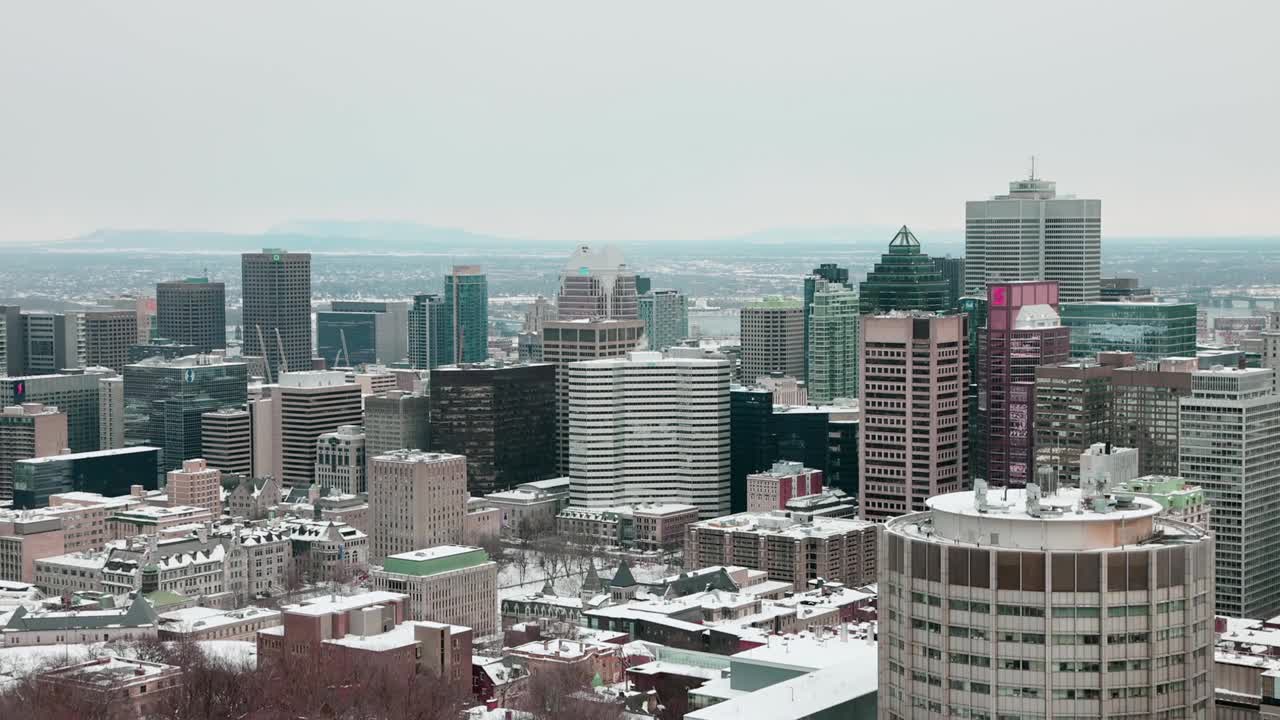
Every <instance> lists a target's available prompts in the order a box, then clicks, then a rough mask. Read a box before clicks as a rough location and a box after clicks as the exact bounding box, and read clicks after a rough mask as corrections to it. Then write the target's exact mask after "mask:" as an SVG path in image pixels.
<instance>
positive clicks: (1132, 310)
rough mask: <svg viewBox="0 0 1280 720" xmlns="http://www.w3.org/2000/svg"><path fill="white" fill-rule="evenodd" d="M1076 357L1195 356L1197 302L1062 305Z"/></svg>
mask: <svg viewBox="0 0 1280 720" xmlns="http://www.w3.org/2000/svg"><path fill="white" fill-rule="evenodd" d="M1061 314H1062V324H1063V325H1065V326H1066V327H1068V328H1070V329H1071V355H1072V357H1081V358H1092V357H1094V356H1096V355H1097V353H1099V352H1111V351H1117V352H1131V353H1133V354H1134V356H1136V357H1137V359H1139V360H1159V359H1160V358H1166V357H1195V354H1196V305H1195V303H1154V302H1089V303H1066V304H1063V305H1062V313H1061Z"/></svg>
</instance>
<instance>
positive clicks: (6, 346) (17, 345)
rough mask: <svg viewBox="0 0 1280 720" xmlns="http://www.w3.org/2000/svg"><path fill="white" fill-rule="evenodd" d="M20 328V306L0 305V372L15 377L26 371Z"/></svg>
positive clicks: (25, 358)
mask: <svg viewBox="0 0 1280 720" xmlns="http://www.w3.org/2000/svg"><path fill="white" fill-rule="evenodd" d="M22 328H23V321H22V308H20V307H18V306H17V305H0V372H3V373H4V374H5V375H6V376H11V377H17V376H18V375H22V374H24V373H25V372H26V371H27V350H26V347H27V346H26V342H25V340H24V339H23V331H22Z"/></svg>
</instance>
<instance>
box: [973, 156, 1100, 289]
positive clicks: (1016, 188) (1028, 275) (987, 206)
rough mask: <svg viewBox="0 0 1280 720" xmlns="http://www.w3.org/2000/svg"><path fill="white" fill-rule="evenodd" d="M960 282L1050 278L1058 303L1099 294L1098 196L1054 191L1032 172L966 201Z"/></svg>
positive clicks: (1053, 185) (1053, 186)
mask: <svg viewBox="0 0 1280 720" xmlns="http://www.w3.org/2000/svg"><path fill="white" fill-rule="evenodd" d="M964 256H965V285H966V289H967V290H975V289H979V288H982V287H984V286H986V285H989V284H991V283H997V282H1010V281H1018V280H1052V281H1056V282H1057V283H1058V289H1059V294H1060V295H1059V296H1060V298H1061V301H1062V302H1063V303H1076V302H1094V301H1096V300H1098V296H1099V292H1100V290H1099V287H1100V278H1101V262H1102V201H1101V200H1081V199H1077V198H1076V197H1074V196H1066V197H1058V195H1057V184H1056V183H1054V182H1050V181H1048V180H1041V179H1040V178H1037V177H1035V171H1034V169H1033V170H1032V175H1031V177H1029V178H1027V179H1026V180H1015V181H1013V182H1011V183H1009V194H1008V195H997V196H995V197H994V198H992V199H991V200H974V201H970V202H968V203H966V204H965V233H964Z"/></svg>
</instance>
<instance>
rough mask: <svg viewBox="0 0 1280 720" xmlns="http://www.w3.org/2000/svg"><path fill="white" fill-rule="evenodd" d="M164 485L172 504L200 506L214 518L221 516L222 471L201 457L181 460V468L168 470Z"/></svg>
mask: <svg viewBox="0 0 1280 720" xmlns="http://www.w3.org/2000/svg"><path fill="white" fill-rule="evenodd" d="M164 487H165V492H166V493H168V494H169V502H170V503H172V504H173V505H181V506H185V507H202V508H205V509H207V510H208V511H209V514H210V515H212V516H213V517H214V519H217V518H220V517H222V471H221V470H218V469H217V468H211V467H209V465H208V464H207V463H206V462H205V461H204V459H203V458H192V459H190V460H183V461H182V467H181V468H179V469H177V470H170V471H169V473H168V475H167V477H166V478H165V484H164Z"/></svg>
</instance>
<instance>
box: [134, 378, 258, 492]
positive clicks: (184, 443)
mask: <svg viewBox="0 0 1280 720" xmlns="http://www.w3.org/2000/svg"><path fill="white" fill-rule="evenodd" d="M247 386H248V369H247V368H246V367H245V364H244V363H241V362H228V361H226V360H225V359H223V358H221V357H219V356H217V355H190V356H188V357H185V358H178V359H177V360H161V359H158V358H152V359H150V360H144V361H142V362H140V363H135V364H133V365H126V366H125V368H124V441H125V445H130V446H132V445H150V446H153V447H158V448H160V449H161V454H160V461H161V469H162V470H166V471H168V470H174V469H177V468H180V467H182V461H183V460H189V459H191V458H195V457H200V453H201V447H202V440H201V432H200V422H201V416H202V415H204V413H206V412H208V411H210V410H216V409H217V408H222V407H240V406H242V405H244V404H245V401H246V399H247V390H246V388H247Z"/></svg>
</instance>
